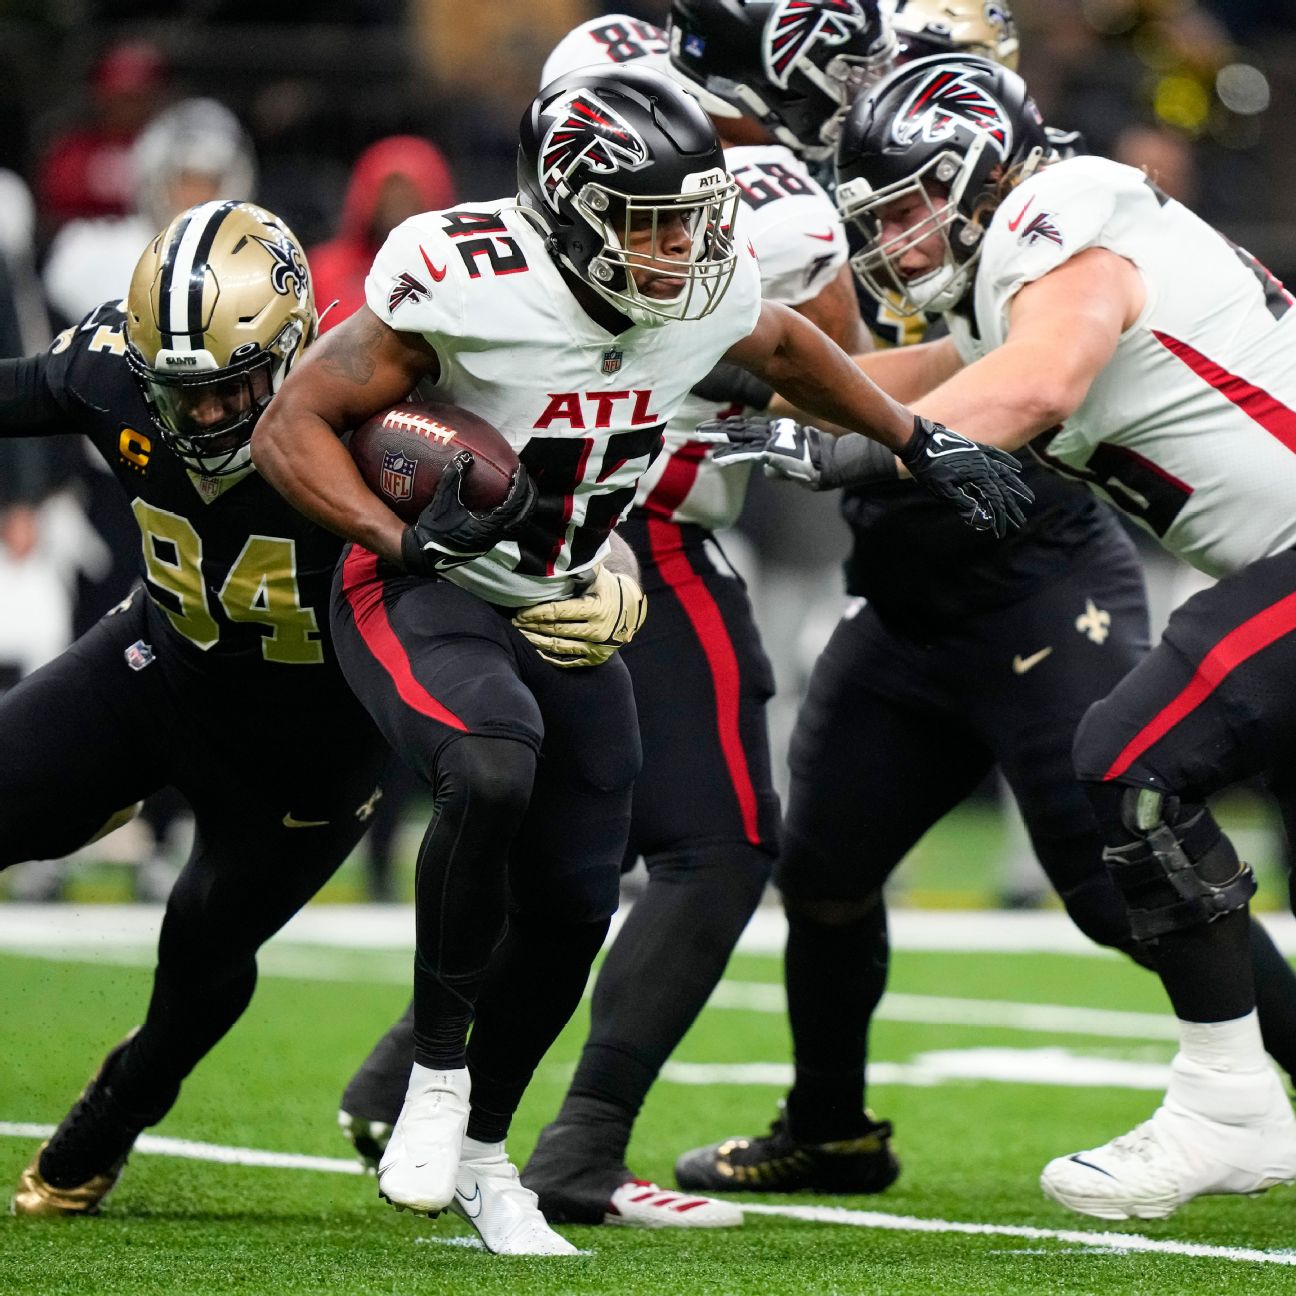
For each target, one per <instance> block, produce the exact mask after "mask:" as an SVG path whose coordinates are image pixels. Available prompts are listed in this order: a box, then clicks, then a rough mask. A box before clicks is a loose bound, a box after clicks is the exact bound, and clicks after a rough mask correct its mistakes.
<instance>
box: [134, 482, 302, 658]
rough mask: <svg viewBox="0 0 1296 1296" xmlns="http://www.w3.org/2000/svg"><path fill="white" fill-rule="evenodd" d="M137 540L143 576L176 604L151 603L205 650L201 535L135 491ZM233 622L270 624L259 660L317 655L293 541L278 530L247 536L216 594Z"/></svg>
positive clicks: (211, 621) (211, 633) (216, 634)
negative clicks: (272, 534) (142, 563)
mask: <svg viewBox="0 0 1296 1296" xmlns="http://www.w3.org/2000/svg"><path fill="white" fill-rule="evenodd" d="M131 510H132V511H133V512H134V514H135V521H136V522H137V523H138V524H139V529H140V537H141V541H142V543H143V547H144V567H145V570H146V571H147V573H148V579H149V582H150V583H151V584H153V585H155V586H156V587H157V588H158V589H160V590H163V591H165V592H166V593H167V594H169V595H170V596H171V598H172V599H174V600H175V602H176V603H177V604H178V607H168V606H167V605H166V604H165V603H163V602H161V601H159V603H158V606H159V607H161V608H162V610H163V611H164V612H165V613H166V614H167V616H168V617H169V618H170V620H171V624H172V625H173V626H175V628H176V630H177V631H178V632H179V633H180V634H182V635H184V637H185V638H186V639H188V640H189V641H190V642H191V643H193V644H196V645H197V646H198V647H199V648H202V649H203V650H206V649H208V648H211V647H212V646H213V645H214V644H215V643H216V641H217V640H218V639H219V638H220V626H219V625H218V624H217V623H216V618H215V617H213V616H212V614H211V608H210V606H209V604H208V602H207V588H206V586H205V584H204V583H203V570H202V548H203V545H202V537H201V536H200V535H199V534H198V532H197V531H196V530H195V529H194V525H193V523H192V522H190V521H189V519H188V518H187V517H183V516H181V515H180V514H179V513H172V512H170V511H169V510H168V509H162V508H158V507H156V505H153V504H149V503H147V502H146V501H144V500H142V499H136V500H135V501H134V502H133V503H132V504H131ZM217 598H218V599H219V600H220V605H221V609H222V610H223V611H224V613H225V615H226V616H227V617H228V618H229V619H230V620H231V621H234V622H238V623H245V622H252V623H254V624H257V625H265V626H269V627H270V634H268V635H264V636H263V637H262V639H261V655H262V657H264V658H265V660H266V661H272V662H282V663H286V664H289V665H301V666H316V665H319V664H320V663H321V662H322V661H323V660H324V648H323V646H322V644H321V643H320V637H319V624H318V622H317V621H316V617H315V612H314V609H313V608H304V607H302V605H301V592H300V590H299V589H298V586H297V547H296V544H295V543H294V542H293V541H292V540H285V539H284V538H283V537H281V536H258V535H254V536H249V537H248V540H247V543H246V544H245V545H244V546H243V551H242V552H241V553H240V554H239V556H238V558H237V560H236V561H235V563H234V565H233V567H231V568H230V571H229V575H228V576H226V577H225V583H224V584H223V585H222V586H221V588H220V593H219V594H218V595H217Z"/></svg>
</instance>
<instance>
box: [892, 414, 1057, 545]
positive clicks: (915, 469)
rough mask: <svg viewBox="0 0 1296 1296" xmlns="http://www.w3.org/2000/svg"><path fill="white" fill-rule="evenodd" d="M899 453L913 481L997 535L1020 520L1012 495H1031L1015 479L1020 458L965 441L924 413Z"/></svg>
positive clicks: (1016, 497) (1022, 516) (1019, 509)
mask: <svg viewBox="0 0 1296 1296" xmlns="http://www.w3.org/2000/svg"><path fill="white" fill-rule="evenodd" d="M900 459H901V461H902V462H903V464H904V466H905V467H906V468H908V469H909V471H910V472H911V473H912V474H913V479H914V481H916V482H917V483H918V484H919V485H920V486H923V487H925V488H926V489H927V490H929V491H930V492H931V493H932V494H933V495H935V496H936V497H937V499H942V500H946V501H948V502H949V503H951V504H953V506H954V507H955V508H956V509H957V510H958V514H959V517H961V518H962V519H963V521H964V522H966V523H967V524H968V526H970V527H971V528H972V529H973V530H974V531H993V532H994V533H995V535H996V536H998V537H999V538H1000V539H1001V540H1002V539H1003V537H1004V536H1005V535H1006V534H1007V532H1008V528H1009V527H1010V526H1021V525H1022V523H1023V522H1025V521H1026V514H1025V513H1023V512H1022V507H1021V504H1019V503H1018V500H1024V501H1025V502H1026V503H1027V504H1029V503H1030V502H1031V501H1032V500H1033V499H1034V498H1035V494H1034V492H1033V491H1032V490H1031V488H1030V487H1029V486H1027V485H1026V483H1025V482H1024V481H1022V480H1021V464H1019V463H1018V462H1017V460H1016V459H1014V458H1013V456H1012V455H1010V454H1009V453H1008V452H1007V451H1006V450H1000V449H998V448H997V447H995V446H986V445H981V444H980V443H979V442H977V441H969V440H968V439H967V437H965V436H961V435H960V434H959V433H957V432H951V431H950V430H949V428H947V427H944V426H942V425H941V424H940V423H933V422H932V421H931V420H930V419H925V418H918V417H917V416H915V418H914V431H913V436H911V437H910V438H909V440H908V441H907V442H906V443H905V446H904V449H903V450H901V451H900Z"/></svg>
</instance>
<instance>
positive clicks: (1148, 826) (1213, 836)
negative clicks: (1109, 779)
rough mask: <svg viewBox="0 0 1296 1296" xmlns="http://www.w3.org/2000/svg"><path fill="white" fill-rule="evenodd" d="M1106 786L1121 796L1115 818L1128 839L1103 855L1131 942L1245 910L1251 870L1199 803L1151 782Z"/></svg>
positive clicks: (1251, 890) (1250, 890) (1252, 891)
mask: <svg viewBox="0 0 1296 1296" xmlns="http://www.w3.org/2000/svg"><path fill="white" fill-rule="evenodd" d="M1108 789H1110V791H1111V792H1112V793H1113V794H1116V795H1119V797H1120V822H1121V824H1122V826H1123V828H1124V830H1125V832H1126V833H1127V834H1128V837H1129V840H1128V841H1126V842H1125V843H1124V844H1122V845H1120V846H1108V847H1107V848H1106V850H1104V851H1103V859H1104V861H1105V862H1106V864H1107V867H1108V868H1109V869H1110V870H1111V875H1112V881H1113V882H1115V884H1116V886H1117V888H1118V889H1119V890H1120V892H1121V894H1122V895H1123V896H1124V897H1125V902H1126V904H1128V906H1129V910H1130V931H1131V934H1132V935H1133V936H1134V938H1135V939H1136V940H1154V939H1156V938H1157V937H1159V936H1165V935H1167V934H1168V933H1170V932H1176V931H1183V930H1185V929H1187V928H1190V927H1197V926H1200V925H1201V924H1202V923H1208V922H1213V921H1214V920H1215V919H1216V918H1222V917H1223V916H1224V915H1225V914H1229V913H1233V912H1234V911H1236V910H1238V909H1245V908H1246V905H1247V902H1248V901H1249V900H1250V899H1251V897H1252V896H1253V895H1254V894H1255V891H1256V881H1255V875H1254V874H1253V873H1252V872H1251V869H1250V866H1249V865H1247V864H1245V863H1244V862H1242V861H1241V860H1239V859H1238V857H1237V853H1236V851H1234V849H1233V845H1232V843H1231V842H1230V841H1229V839H1228V838H1227V837H1225V836H1224V834H1223V833H1222V832H1220V829H1219V825H1218V824H1217V823H1216V822H1215V820H1214V819H1213V818H1212V816H1211V813H1210V811H1209V810H1207V809H1206V807H1205V806H1204V805H1201V804H1200V803H1197V802H1184V801H1180V800H1179V798H1178V797H1172V796H1167V795H1165V794H1164V793H1162V792H1156V791H1153V790H1152V789H1151V788H1131V787H1118V786H1116V785H1113V784H1106V785H1103V790H1104V791H1105V790H1108ZM1094 790H1095V791H1096V790H1097V789H1094Z"/></svg>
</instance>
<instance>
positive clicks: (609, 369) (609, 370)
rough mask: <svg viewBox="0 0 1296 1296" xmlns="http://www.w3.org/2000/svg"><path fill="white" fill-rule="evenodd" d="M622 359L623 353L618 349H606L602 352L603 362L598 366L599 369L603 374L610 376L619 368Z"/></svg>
mask: <svg viewBox="0 0 1296 1296" xmlns="http://www.w3.org/2000/svg"><path fill="white" fill-rule="evenodd" d="M624 359H625V352H624V351H622V350H621V349H620V348H619V347H608V349H607V350H606V351H604V352H603V362H602V363H601V364H600V365H599V369H600V370H601V371H602V372H603V373H605V374H607V375H609V376H611V375H612V374H614V373H616V372H617V370H618V369H620V368H621V361H622V360H624Z"/></svg>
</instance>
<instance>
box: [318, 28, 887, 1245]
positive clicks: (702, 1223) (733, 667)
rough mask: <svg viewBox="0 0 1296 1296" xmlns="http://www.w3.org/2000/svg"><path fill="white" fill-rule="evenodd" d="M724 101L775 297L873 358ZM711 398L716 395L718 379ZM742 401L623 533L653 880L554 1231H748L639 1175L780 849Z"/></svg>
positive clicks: (378, 1101) (786, 178)
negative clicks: (671, 1087) (725, 438)
mask: <svg viewBox="0 0 1296 1296" xmlns="http://www.w3.org/2000/svg"><path fill="white" fill-rule="evenodd" d="M875 40H876V28H874V29H873V30H872V31H868V32H862V33H861V34H860V39H858V40H856V41H855V42H853V44H852V45H851V47H850V48H849V50H847V51H846V53H847V54H848V55H849V56H850V57H854V58H858V59H860V60H861V61H866V60H869V59H870V57H871V55H870V49H871V46H872V45H873V44H874V42H875ZM665 52H666V33H665V32H664V31H662V30H661V29H660V28H657V27H653V26H651V25H650V24H648V23H645V22H642V21H640V20H638V19H635V18H632V17H631V16H629V15H627V14H609V15H606V16H604V17H601V18H596V19H593V20H591V21H590V22H587V23H583V24H582V25H581V26H580V27H577V28H575V29H574V30H573V31H571V32H570V33H569V34H568V35H567V36H566V37H564V38H563V40H562V41H560V42H559V43H558V45H557V46H556V47H555V48H554V50H553V52H552V53H551V54H550V55H549V58H548V59H547V60H546V61H545V65H544V69H543V71H542V72H541V84H542V85H548V84H549V83H550V82H551V81H553V80H554V79H556V78H557V77H559V76H562V75H565V74H566V73H568V72H571V71H573V70H575V69H577V68H582V67H591V66H596V67H597V66H601V67H607V66H608V65H609V64H616V65H624V64H629V63H634V64H637V65H639V66H649V67H661V68H664V67H665V65H666V58H665ZM712 106H713V107H715V106H716V105H714V104H713V105H712ZM718 107H719V108H720V109H722V110H723V115H722V116H721V115H712V122H713V124H714V125H715V126H716V129H717V133H718V134H719V136H720V142H721V144H722V145H723V146H724V158H725V165H726V167H727V168H728V170H729V171H730V173H731V174H732V175H733V177H734V180H735V182H736V183H737V186H738V193H739V197H740V204H739V226H738V229H739V236H740V240H741V239H744V238H745V239H749V240H750V242H751V246H752V247H753V248H754V249H755V252H756V258H757V261H758V263H759V266H760V286H761V294H762V296H763V297H764V299H765V300H767V301H775V302H780V303H782V304H784V305H787V306H792V307H793V308H795V309H796V310H797V311H798V312H800V313H801V314H802V315H804V316H805V317H806V318H808V319H810V320H811V321H812V322H814V323H815V324H817V325H818V326H819V327H820V328H821V329H822V330H823V331H824V332H825V333H826V334H828V336H829V337H831V338H832V339H833V340H834V341H835V342H836V343H837V344H838V345H839V346H841V347H843V348H845V349H846V350H852V351H853V350H857V349H859V344H860V340H861V335H860V323H859V311H858V307H857V305H856V298H855V292H854V283H853V279H852V276H851V272H850V267H849V266H847V265H846V239H845V233H844V230H843V229H842V225H841V221H840V219H839V217H838V215H837V208H836V207H835V206H834V204H833V202H832V200H831V199H830V198H829V197H828V195H827V194H826V193H824V191H823V190H822V189H821V188H820V187H819V185H818V184H816V183H815V182H814V181H813V180H812V179H811V178H810V176H809V174H808V172H807V171H806V168H805V166H804V164H803V163H802V162H801V161H799V160H798V159H797V158H796V156H795V155H794V154H793V153H792V152H791V151H790V150H789V149H787V148H786V147H784V146H783V145H781V144H775V143H773V142H772V141H770V139H769V136H768V135H767V134H766V132H765V131H764V130H763V129H762V128H761V127H759V126H757V125H755V123H752V122H750V121H748V120H747V119H746V118H742V117H736V116H734V112H733V110H732V109H731V108H729V106H728V105H726V104H723V103H720V104H719V105H718ZM737 141H742V142H741V143H740V142H737ZM757 141H761V142H757ZM725 367H726V368H728V369H731V370H732V373H731V374H729V375H726V376H724V377H722V378H719V379H718V380H719V381H721V382H724V383H728V384H729V385H731V386H734V385H736V386H738V387H739V388H741V387H743V386H746V387H747V388H749V389H751V390H753V392H754V393H756V392H757V389H760V388H762V387H763V384H761V383H760V382H759V380H758V379H756V378H755V377H754V376H752V375H751V374H749V373H748V372H747V371H746V370H740V369H736V368H735V367H733V366H725ZM735 380H736V381H735ZM700 386H701V389H702V391H705V390H706V389H707V388H708V386H709V384H708V383H707V382H706V381H705V380H704V381H703V382H702V384H700ZM770 395H771V392H770V389H769V388H768V387H764V390H763V392H760V393H759V394H754V395H753V399H756V400H757V401H758V402H759V403H761V404H764V403H765V402H766V401H768V399H769V396H770ZM741 408H742V406H741V404H734V403H729V404H727V405H725V406H724V407H722V405H721V402H720V401H719V400H718V399H712V400H708V399H707V397H706V396H705V395H704V394H699V393H698V392H697V391H695V392H694V393H693V394H691V395H689V396H688V397H687V398H686V399H685V400H684V401H683V402H682V404H681V405H680V407H679V411H678V413H676V415H675V416H674V417H673V418H672V419H671V420H670V422H669V424H668V425H667V427H666V430H665V434H664V445H663V449H662V452H661V454H659V455H658V456H657V458H656V460H655V461H654V462H653V464H652V465H651V466H650V467H649V468H648V470H647V471H646V472H645V473H644V474H643V476H642V477H641V478H640V479H639V486H638V491H637V493H636V496H635V502H634V507H633V508H632V509H631V510H630V513H629V515H628V517H627V518H626V520H625V521H624V522H623V523H621V525H620V526H619V527H618V531H617V534H618V535H619V536H621V537H622V538H624V539H625V540H626V541H627V542H628V543H629V545H630V547H631V549H632V550H633V551H634V554H635V557H636V559H637V560H638V563H639V571H640V581H641V583H642V586H643V588H644V591H645V592H646V594H647V595H648V598H649V601H650V603H651V605H652V616H651V618H650V619H649V620H648V621H647V622H646V624H645V627H644V629H643V630H642V631H641V632H640V633H639V634H638V635H637V636H636V637H635V640H634V642H633V643H632V644H631V645H629V646H628V647H627V648H626V649H625V650H624V652H623V654H622V659H623V660H624V661H625V663H626V665H627V666H628V667H629V669H630V677H631V681H632V682H633V685H634V693H635V704H636V710H637V712H638V717H639V731H640V738H641V741H642V745H643V768H642V770H641V771H640V774H639V776H638V778H637V780H636V782H635V792H634V801H633V809H632V817H631V826H630V838H629V843H628V846H627V849H626V857H625V863H624V867H626V868H629V867H630V866H632V865H633V864H634V862H635V860H636V859H637V858H638V857H639V856H643V858H644V860H645V862H646V864H647V866H648V885H647V888H646V889H645V891H644V893H643V895H642V896H640V897H639V899H638V900H637V901H636V903H635V906H634V909H633V911H632V912H631V914H630V916H629V917H628V918H627V920H626V922H625V923H624V924H623V926H622V928H621V931H620V932H619V933H618V935H617V938H616V941H615V942H614V943H613V945H612V947H611V949H610V950H609V951H608V954H607V956H606V958H605V959H604V960H603V964H602V967H601V968H600V971H599V976H598V980H597V982H596V983H595V987H594V996H593V1003H592V1008H591V1024H590V1034H589V1038H588V1040H587V1042H586V1044H585V1049H584V1052H583V1053H582V1056H581V1060H580V1062H579V1064H578V1065H577V1068H576V1074H575V1076H574V1077H573V1079H572V1083H571V1086H570V1087H569V1090H568V1093H567V1096H566V1098H565V1100H564V1102H563V1105H562V1109H561V1110H560V1111H559V1113H558V1114H557V1117H556V1118H555V1119H554V1121H553V1122H552V1123H551V1124H549V1125H548V1126H547V1127H546V1128H545V1130H544V1131H543V1132H542V1134H541V1136H540V1141H539V1143H538V1144H537V1145H536V1149H535V1152H534V1153H533V1155H532V1157H531V1159H530V1160H529V1161H528V1163H527V1165H526V1167H525V1168H524V1169H523V1172H522V1182H523V1183H524V1184H525V1185H526V1186H527V1187H528V1188H530V1189H532V1190H533V1191H534V1192H535V1193H536V1194H537V1195H538V1197H539V1199H540V1207H541V1209H542V1210H543V1212H544V1214H545V1216H546V1217H547V1218H548V1219H549V1220H550V1221H551V1222H562V1221H567V1222H571V1223H589V1224H601V1223H603V1222H604V1220H605V1219H607V1220H611V1221H615V1222H616V1223H619V1224H630V1225H639V1226H643V1227H650V1228H652V1227H680V1228H714V1227H721V1226H726V1225H733V1224H739V1223H741V1222H742V1214H741V1211H740V1210H739V1209H738V1207H736V1206H734V1205H732V1204H731V1203H728V1202H722V1201H716V1200H714V1199H707V1198H699V1197H694V1196H689V1195H686V1194H681V1193H678V1192H674V1191H671V1192H663V1191H662V1190H661V1189H660V1188H659V1187H658V1186H657V1185H655V1184H652V1183H649V1182H645V1181H643V1180H639V1179H637V1178H636V1177H635V1176H634V1175H633V1174H632V1173H631V1171H630V1170H629V1169H628V1168H627V1166H626V1153H627V1145H628V1143H629V1140H630V1135H631V1130H632V1128H633V1125H634V1121H635V1118H636V1116H637V1115H638V1113H639V1109H640V1107H641V1106H642V1104H643V1101H644V1098H645V1096H646V1095H647V1092H648V1089H649V1087H650V1086H651V1085H652V1084H653V1082H654V1081H655V1080H656V1077H657V1075H658V1073H659V1072H660V1070H661V1067H662V1065H663V1064H664V1063H665V1061H666V1059H667V1058H668V1057H669V1055H670V1054H671V1052H672V1051H673V1050H674V1049H675V1047H676V1046H677V1045H678V1044H679V1042H680V1040H681V1039H682V1038H683V1037H684V1035H685V1033H686V1032H687V1030H688V1029H689V1027H690V1026H691V1025H692V1024H693V1022H694V1020H695V1019H696V1017H697V1014H698V1012H699V1011H700V1010H701V1008H702V1005H703V1004H704V1003H705V1002H706V1000H707V998H708V997H709V996H710V994H711V992H712V990H713V989H714V988H715V985H716V983H717V982H718V981H719V979H720V977H721V975H722V974H723V971H724V967H725V963H726V962H727V960H728V958H729V955H730V953H731V952H732V950H733V946H734V944H735V942H736V941H737V939H738V936H739V935H740V934H741V932H742V930H743V928H744V927H745V926H746V925H747V922H748V920H749V919H750V917H751V914H752V912H753V910H754V909H755V907H756V905H757V904H758V903H759V901H760V897H761V895H762V893H763V891H764V888H765V885H766V883H767V882H768V880H769V876H770V870H771V865H772V862H773V858H774V856H775V854H776V852H777V849H778V819H779V814H778V800H777V794H776V793H775V791H774V788H773V783H772V779H771V771H770V757H769V740H768V734H767V731H766V723H765V704H766V702H767V700H768V699H769V697H770V695H771V694H772V692H773V679H772V675H771V670H770V665H769V662H768V660H767V658H766V656H765V652H764V649H763V648H762V646H761V642H760V636H759V633H758V631H757V629H756V625H755V621H754V619H753V617H752V611H751V605H750V603H749V602H748V599H747V595H746V591H745V589H744V588H743V585H742V582H741V581H740V580H739V579H738V578H737V576H736V575H735V574H734V573H733V571H732V569H731V568H730V567H729V565H728V562H727V560H726V559H725V557H724V554H723V552H722V551H721V550H720V548H719V546H718V544H717V542H716V540H715V537H714V534H713V533H714V532H716V531H719V530H722V529H724V528H726V527H729V526H732V525H733V523H734V522H735V521H736V520H737V517H738V513H739V511H740V509H741V508H742V503H743V499H744V497H745V494H746V488H747V483H748V479H749V476H750V465H748V464H738V463H731V464H727V465H724V464H720V463H717V462H715V461H714V460H713V459H712V458H711V454H710V451H711V450H713V449H714V448H715V447H714V445H713V444H710V443H708V442H705V441H701V440H699V439H698V438H697V436H696V434H695V431H694V429H695V428H696V426H697V424H698V423H700V422H703V421H704V420H707V419H713V418H716V417H717V416H720V415H724V414H733V413H737V412H738V411H739V410H740V409H741ZM558 606H559V607H561V605H558ZM413 1029H414V1027H413V1016H412V1008H411V1009H410V1010H407V1011H406V1013H405V1015H404V1016H403V1017H402V1018H401V1020H400V1021H399V1022H397V1023H396V1024H395V1025H394V1026H393V1027H392V1028H391V1030H389V1031H388V1032H387V1034H386V1036H384V1038H383V1039H382V1040H380V1041H379V1043H378V1045H377V1046H376V1047H375V1048H374V1050H373V1051H372V1052H371V1053H370V1055H369V1057H368V1058H366V1060H365V1062H364V1064H363V1065H362V1066H361V1068H360V1070H359V1071H358V1072H357V1074H356V1075H355V1076H354V1077H353V1078H352V1080H351V1081H350V1083H349V1084H348V1085H347V1088H346V1092H345V1093H344V1095H343V1098H342V1111H341V1115H340V1117H339V1120H340V1122H341V1124H342V1127H343V1129H344V1130H346V1132H347V1134H348V1137H349V1138H351V1140H352V1142H353V1143H355V1145H356V1147H357V1149H358V1150H359V1151H360V1152H361V1155H362V1157H363V1158H365V1159H366V1160H367V1161H368V1162H369V1163H371V1164H375V1165H376V1162H377V1159H378V1157H379V1155H380V1153H381V1148H382V1145H383V1143H384V1141H385V1136H386V1134H387V1133H388V1132H389V1131H390V1129H391V1127H392V1125H393V1124H394V1123H395V1120H396V1116H397V1114H398V1113H399V1111H400V1106H401V1101H402V1098H403V1096H404V1092H405V1084H406V1079H407V1077H408V1075H409V1066H410V1061H411V1054H412V1050H413Z"/></svg>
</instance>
